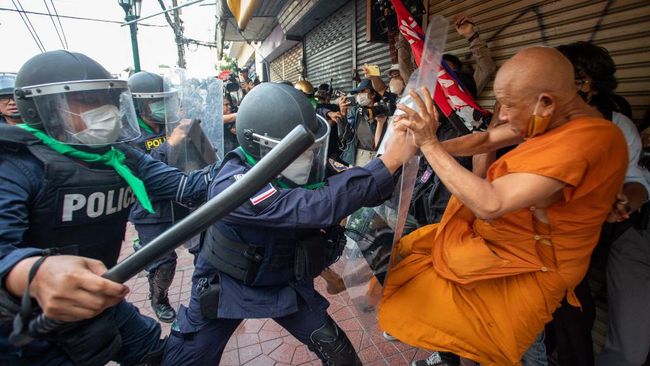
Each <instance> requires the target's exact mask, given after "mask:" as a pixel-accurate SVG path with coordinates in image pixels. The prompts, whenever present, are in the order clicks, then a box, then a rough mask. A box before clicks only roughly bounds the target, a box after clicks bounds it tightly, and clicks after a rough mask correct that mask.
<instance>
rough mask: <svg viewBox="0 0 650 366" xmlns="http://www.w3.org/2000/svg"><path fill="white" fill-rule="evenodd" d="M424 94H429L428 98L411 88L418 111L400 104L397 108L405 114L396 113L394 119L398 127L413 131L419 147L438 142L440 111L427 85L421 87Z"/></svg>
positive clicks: (411, 94) (411, 95)
mask: <svg viewBox="0 0 650 366" xmlns="http://www.w3.org/2000/svg"><path fill="white" fill-rule="evenodd" d="M420 92H421V94H422V95H426V96H428V97H427V98H424V99H423V98H422V97H420V94H418V93H417V92H415V91H414V90H411V92H410V93H409V95H410V97H411V98H412V99H413V102H414V103H415V104H416V105H417V107H418V108H417V109H418V110H417V111H415V110H413V109H412V108H409V107H407V106H405V105H403V104H398V105H397V108H398V109H400V110H401V111H403V112H404V114H401V115H396V116H395V117H394V121H395V122H396V123H397V126H396V127H397V128H398V129H408V130H411V131H412V132H413V137H414V140H415V144H416V145H417V146H418V147H422V146H423V145H427V144H430V143H437V142H438V138H437V136H436V131H438V126H440V123H439V122H438V111H437V110H436V108H435V107H434V105H433V100H432V98H431V97H430V96H431V93H430V92H429V89H427V88H426V87H422V88H421V89H420Z"/></svg>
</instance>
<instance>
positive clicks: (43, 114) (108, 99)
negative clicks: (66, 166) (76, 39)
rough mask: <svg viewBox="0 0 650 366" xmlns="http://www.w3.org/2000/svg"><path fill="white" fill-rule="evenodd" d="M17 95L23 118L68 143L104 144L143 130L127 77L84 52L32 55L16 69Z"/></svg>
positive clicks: (52, 52) (129, 136)
mask: <svg viewBox="0 0 650 366" xmlns="http://www.w3.org/2000/svg"><path fill="white" fill-rule="evenodd" d="M14 97H15V100H16V105H17V107H18V110H19V111H20V113H21V115H22V117H23V121H24V122H25V123H27V124H28V125H30V126H32V127H35V128H38V129H41V130H44V131H45V132H46V133H47V134H48V135H49V136H51V137H53V138H55V139H57V140H59V141H61V142H64V143H67V144H71V145H89V146H94V145H101V146H104V145H108V144H111V143H114V142H121V141H128V140H132V139H135V138H137V137H139V136H140V129H139V127H138V124H137V120H136V117H135V112H134V110H133V102H132V100H131V94H130V93H129V89H128V86H127V82H126V81H125V80H116V79H113V77H112V76H111V74H110V73H109V72H108V71H106V69H105V68H104V67H103V66H102V65H100V64H99V63H98V62H97V61H95V60H93V59H91V58H90V57H88V56H86V55H83V54H81V53H76V52H69V51H64V50H58V51H49V52H44V53H41V54H39V55H36V56H34V57H32V58H31V59H29V60H28V61H27V62H26V63H25V64H24V65H23V66H22V67H21V68H20V70H19V71H18V74H17V75H16V85H15V90H14Z"/></svg>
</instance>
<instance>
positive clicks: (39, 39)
mask: <svg viewBox="0 0 650 366" xmlns="http://www.w3.org/2000/svg"><path fill="white" fill-rule="evenodd" d="M16 2H18V6H20V9H21V10H23V11H25V8H24V7H23V4H22V3H21V2H20V0H16ZM25 19H27V22H28V23H29V25H30V26H31V27H32V30H34V35H35V36H36V39H38V42H39V43H40V44H41V46H42V47H43V52H45V51H47V49H46V48H45V44H43V41H41V37H39V36H38V32H37V31H36V27H34V24H32V21H31V20H30V19H29V16H28V15H27V14H25Z"/></svg>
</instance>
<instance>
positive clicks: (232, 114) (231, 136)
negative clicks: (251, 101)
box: [223, 92, 239, 153]
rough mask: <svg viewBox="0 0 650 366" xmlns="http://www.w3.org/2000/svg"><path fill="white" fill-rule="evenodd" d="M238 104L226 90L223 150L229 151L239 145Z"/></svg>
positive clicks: (224, 97) (224, 98) (224, 96)
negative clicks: (236, 125)
mask: <svg viewBox="0 0 650 366" xmlns="http://www.w3.org/2000/svg"><path fill="white" fill-rule="evenodd" d="M236 121H237V105H236V104H235V99H234V98H233V97H232V96H231V95H230V93H228V92H226V93H224V95H223V150H224V152H226V153H228V152H230V151H233V150H235V149H236V148H237V147H239V142H237V130H235V122H236Z"/></svg>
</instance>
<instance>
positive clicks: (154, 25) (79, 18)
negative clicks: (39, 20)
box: [0, 0, 167, 28]
mask: <svg viewBox="0 0 650 366" xmlns="http://www.w3.org/2000/svg"><path fill="white" fill-rule="evenodd" d="M11 1H14V0H11ZM0 11H10V12H14V13H20V14H21V16H22V14H33V15H45V16H49V15H48V14H47V13H40V12H37V11H27V10H20V9H18V8H16V9H10V8H2V7H0ZM55 16H56V17H57V18H63V19H74V20H87V21H91V22H100V23H112V24H120V25H121V24H124V21H118V20H106V19H98V18H87V17H76V16H71V15H55ZM138 26H143V27H159V28H167V26H166V25H160V24H148V23H139V22H138Z"/></svg>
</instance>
